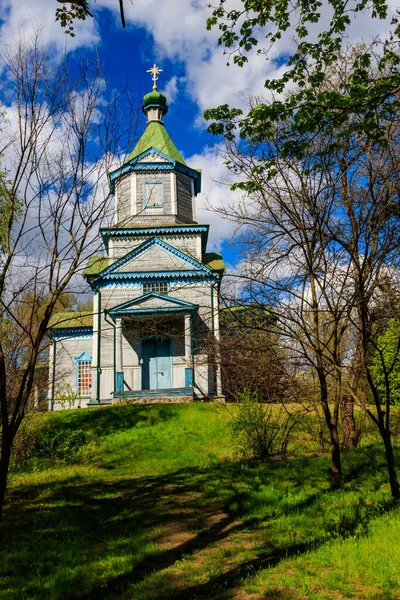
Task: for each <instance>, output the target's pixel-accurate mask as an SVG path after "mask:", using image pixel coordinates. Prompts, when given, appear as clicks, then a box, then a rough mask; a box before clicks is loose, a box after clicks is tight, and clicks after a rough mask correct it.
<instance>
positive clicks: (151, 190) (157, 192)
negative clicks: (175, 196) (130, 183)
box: [143, 181, 164, 215]
mask: <svg viewBox="0 0 400 600" xmlns="http://www.w3.org/2000/svg"><path fill="white" fill-rule="evenodd" d="M143 211H144V213H145V214H150V215H152V214H155V215H157V214H162V213H163V212H164V183H163V182H162V181H146V182H145V183H144V184H143Z"/></svg>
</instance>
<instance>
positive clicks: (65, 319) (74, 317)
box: [49, 311, 93, 329]
mask: <svg viewBox="0 0 400 600" xmlns="http://www.w3.org/2000/svg"><path fill="white" fill-rule="evenodd" d="M92 326H93V311H84V312H59V313H56V314H55V315H53V316H52V317H51V319H50V322H49V328H51V329H64V328H66V327H92Z"/></svg>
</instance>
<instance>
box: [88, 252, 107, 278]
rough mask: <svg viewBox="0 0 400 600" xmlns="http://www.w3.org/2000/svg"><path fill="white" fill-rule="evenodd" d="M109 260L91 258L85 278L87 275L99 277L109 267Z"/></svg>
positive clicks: (105, 257) (98, 257)
mask: <svg viewBox="0 0 400 600" xmlns="http://www.w3.org/2000/svg"><path fill="white" fill-rule="evenodd" d="M108 264H109V259H108V256H91V257H90V258H89V260H88V263H87V265H86V267H85V270H84V271H83V276H84V277H85V276H87V275H97V274H98V273H100V271H102V270H103V269H105V268H106V267H108Z"/></svg>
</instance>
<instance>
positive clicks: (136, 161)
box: [108, 147, 201, 194]
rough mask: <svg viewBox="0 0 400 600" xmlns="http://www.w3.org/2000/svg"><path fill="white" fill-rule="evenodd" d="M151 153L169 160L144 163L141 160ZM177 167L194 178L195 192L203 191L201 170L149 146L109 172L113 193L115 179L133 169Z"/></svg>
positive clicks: (157, 169) (162, 169) (145, 169)
mask: <svg viewBox="0 0 400 600" xmlns="http://www.w3.org/2000/svg"><path fill="white" fill-rule="evenodd" d="M149 154H156V155H158V156H160V157H162V158H163V159H165V160H167V161H168V162H167V163H165V162H159V163H158V162H151V163H142V162H140V161H141V160H143V158H145V157H146V156H148V155H149ZM172 169H175V170H176V171H180V172H181V173H183V174H184V175H188V176H189V177H191V178H192V179H194V186H195V192H196V194H198V193H199V192H200V191H201V173H200V171H196V169H191V168H190V167H188V166H187V165H184V164H182V163H180V162H178V161H176V160H175V159H173V158H171V157H170V156H168V155H167V154H164V153H163V152H161V151H160V150H157V149H156V148H154V147H152V148H148V149H147V150H145V151H144V152H142V153H141V154H139V155H138V156H135V157H134V158H132V159H131V160H130V161H129V162H128V163H126V164H124V165H122V167H119V168H118V169H116V170H115V171H112V172H111V173H109V174H108V178H109V181H110V187H111V193H112V194H114V192H115V181H116V180H117V179H118V178H119V177H121V176H122V175H125V174H126V173H130V172H131V171H171V170H172Z"/></svg>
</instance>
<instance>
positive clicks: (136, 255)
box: [48, 65, 224, 410]
mask: <svg viewBox="0 0 400 600" xmlns="http://www.w3.org/2000/svg"><path fill="white" fill-rule="evenodd" d="M150 71H151V72H152V73H153V81H154V86H153V90H152V91H151V92H150V93H149V94H147V95H146V96H144V99H143V100H144V104H143V111H144V113H145V114H146V115H147V125H146V129H145V131H144V132H143V135H142V136H141V138H140V139H139V141H138V143H137V144H136V146H135V148H134V149H133V151H132V152H131V153H130V154H129V156H128V158H127V159H126V161H125V163H124V164H123V165H122V167H120V168H119V169H117V170H115V171H113V172H112V173H110V174H109V184H110V187H111V191H112V193H113V194H114V196H115V225H114V226H112V227H107V228H102V229H100V234H101V236H102V239H103V242H104V248H105V254H104V256H93V257H92V258H91V259H90V260H89V263H88V265H87V267H86V269H85V271H84V277H85V278H86V280H87V282H88V283H89V285H90V287H91V289H92V291H93V298H94V307H93V311H92V312H90V313H59V314H57V315H55V316H54V317H53V320H52V323H51V339H52V344H51V350H50V364H49V367H50V368H49V374H50V383H49V395H48V398H49V409H50V410H57V409H61V408H75V407H78V406H80V407H85V406H90V405H98V404H115V403H120V402H130V403H135V402H137V403H147V402H190V401H192V400H193V399H194V398H212V397H215V396H221V374H220V366H219V362H218V356H219V354H218V340H219V314H218V298H219V287H220V283H221V278H222V275H223V272H224V263H223V260H222V257H221V255H220V254H218V253H207V252H206V247H207V237H208V229H209V226H208V225H202V224H199V223H197V222H196V215H195V197H196V195H197V194H198V193H199V192H200V189H201V173H200V172H199V171H198V170H196V169H193V168H191V167H189V166H188V165H186V163H185V161H184V160H183V158H182V156H181V155H180V153H179V151H178V150H177V148H176V147H175V145H174V143H173V142H172V140H171V138H170V137H169V135H168V133H167V131H166V129H165V127H164V122H163V118H164V116H165V115H166V113H167V112H168V107H167V102H166V98H165V96H164V95H163V94H161V93H160V92H159V91H158V90H157V84H156V82H157V73H159V72H160V70H159V69H158V68H157V67H156V65H154V67H153V68H152V69H151V70H150Z"/></svg>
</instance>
